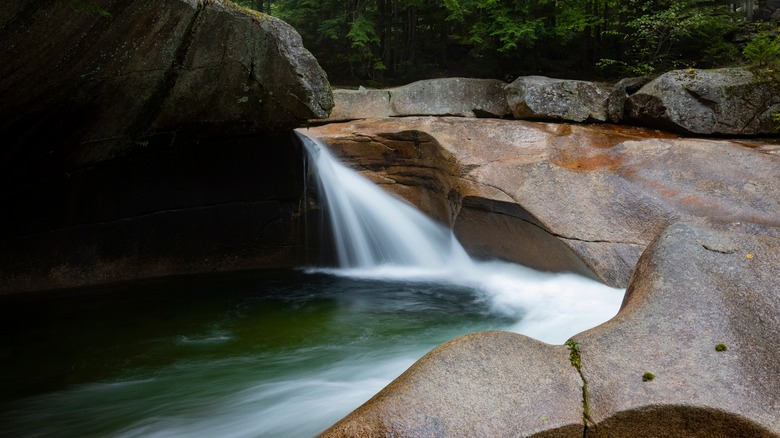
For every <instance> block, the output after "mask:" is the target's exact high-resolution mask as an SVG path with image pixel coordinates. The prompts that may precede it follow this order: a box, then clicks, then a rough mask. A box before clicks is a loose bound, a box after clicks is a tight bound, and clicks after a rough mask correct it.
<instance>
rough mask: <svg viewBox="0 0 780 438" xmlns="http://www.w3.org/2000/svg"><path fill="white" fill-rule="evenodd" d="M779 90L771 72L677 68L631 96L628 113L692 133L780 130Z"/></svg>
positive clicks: (640, 120)
mask: <svg viewBox="0 0 780 438" xmlns="http://www.w3.org/2000/svg"><path fill="white" fill-rule="evenodd" d="M779 91H780V90H778V88H777V86H776V85H775V84H773V82H772V81H771V80H770V78H769V77H763V76H760V75H757V74H755V73H753V72H752V71H750V70H748V69H744V68H724V69H718V70H696V69H688V70H675V71H671V72H668V73H664V74H663V75H661V76H659V77H658V78H656V79H655V80H653V81H651V82H650V83H648V84H647V85H645V86H644V87H642V88H641V89H640V90H639V91H638V92H636V93H634V94H633V95H631V96H630V97H629V98H628V102H627V108H626V118H627V120H628V121H629V122H632V123H637V124H643V125H649V126H656V127H660V128H665V129H670V130H674V131H678V132H683V133H686V134H704V135H761V134H775V133H777V123H776V122H774V121H773V120H772V115H773V114H775V113H778V112H780V93H779Z"/></svg>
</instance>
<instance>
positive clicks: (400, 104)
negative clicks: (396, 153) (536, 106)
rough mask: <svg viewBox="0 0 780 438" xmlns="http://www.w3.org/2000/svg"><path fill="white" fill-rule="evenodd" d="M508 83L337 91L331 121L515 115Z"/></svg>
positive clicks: (441, 82) (445, 82)
mask: <svg viewBox="0 0 780 438" xmlns="http://www.w3.org/2000/svg"><path fill="white" fill-rule="evenodd" d="M505 86H506V83H505V82H502V81H499V80H495V79H470V78H443V79H429V80H423V81H417V82H413V83H411V84H408V85H404V86H400V87H394V88H387V89H381V90H377V89H366V88H362V87H361V88H360V89H358V90H345V89H340V90H334V91H333V98H334V101H335V106H334V108H333V111H332V112H331V114H330V117H329V118H328V119H327V120H328V121H343V120H354V119H365V118H377V117H403V116H458V117H495V118H503V117H507V116H510V115H511V112H510V110H509V107H508V106H507V102H506V96H505V94H504V87H505Z"/></svg>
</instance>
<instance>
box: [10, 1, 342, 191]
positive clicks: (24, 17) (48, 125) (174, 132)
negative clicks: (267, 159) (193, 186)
mask: <svg viewBox="0 0 780 438" xmlns="http://www.w3.org/2000/svg"><path fill="white" fill-rule="evenodd" d="M14 4H17V5H19V4H21V5H23V6H18V8H17V9H16V10H14V9H13V8H12V9H11V10H10V11H5V8H4V12H0V14H3V16H2V17H0V20H2V21H6V22H7V23H6V25H5V26H4V27H3V29H2V33H0V43H1V44H0V59H2V60H3V62H2V63H0V77H3V81H2V83H0V94H2V95H3V99H2V100H0V120H2V122H0V135H2V137H3V147H2V156H3V162H2V163H0V165H1V166H2V171H3V172H2V173H3V174H4V176H6V177H7V176H8V173H9V171H11V172H14V171H15V170H16V169H15V168H17V167H19V165H20V164H26V162H27V161H34V162H35V164H34V165H35V166H36V167H40V166H41V165H42V164H41V161H43V165H47V164H49V163H50V162H52V161H55V160H57V161H60V162H65V163H66V164H67V165H70V166H75V165H79V166H81V165H88V164H92V163H95V162H99V161H102V160H105V159H110V158H112V157H116V156H119V155H123V154H127V153H129V152H131V151H135V150H138V149H142V148H144V147H148V146H154V145H156V144H165V145H167V144H171V143H179V144H180V143H186V142H189V141H193V140H198V139H200V138H204V137H214V136H225V135H237V134H257V133H261V132H263V133H266V132H280V131H284V130H289V129H292V128H295V127H297V126H300V125H301V124H303V123H304V122H305V121H306V120H307V119H311V118H317V117H324V116H326V115H327V113H328V110H329V109H330V107H332V105H333V103H332V97H331V94H330V90H329V84H328V82H327V77H326V75H325V73H324V72H323V71H322V69H321V68H320V67H319V65H318V64H317V61H316V60H315V59H314V57H313V56H312V55H311V54H310V53H309V52H308V51H306V49H304V48H303V46H302V43H301V39H300V36H299V35H298V34H297V33H296V32H295V30H293V29H292V28H291V27H290V26H289V25H287V24H286V23H284V22H282V21H280V20H278V19H276V18H273V17H270V16H267V15H264V14H259V13H256V12H252V11H249V10H244V9H241V8H238V7H237V6H235V5H233V4H232V3H230V2H223V1H208V2H205V1H200V0H163V1H145V0H134V1H125V2H120V1H112V2H106V4H105V5H103V3H101V6H103V7H104V8H105V14H108V15H102V14H98V13H93V12H91V9H90V8H87V7H84V8H81V9H80V8H79V7H76V6H74V7H71V6H72V5H70V3H69V2H55V3H53V4H47V5H45V6H44V5H42V4H41V3H40V2H35V1H20V2H14ZM74 4H75V2H74ZM39 155H40V156H43V158H41V157H39ZM20 162H21V163H20ZM14 173H15V172H14Z"/></svg>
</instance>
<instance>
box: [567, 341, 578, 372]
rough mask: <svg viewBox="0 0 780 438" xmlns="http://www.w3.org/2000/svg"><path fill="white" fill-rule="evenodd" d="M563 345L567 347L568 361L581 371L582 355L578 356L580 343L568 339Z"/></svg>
mask: <svg viewBox="0 0 780 438" xmlns="http://www.w3.org/2000/svg"><path fill="white" fill-rule="evenodd" d="M564 345H566V347H568V348H569V361H570V362H571V364H572V366H574V368H577V371H581V370H582V357H581V356H580V344H578V343H577V342H576V341H575V340H574V339H569V340H568V341H566V342H565V343H564Z"/></svg>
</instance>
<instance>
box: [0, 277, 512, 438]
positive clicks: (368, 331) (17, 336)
mask: <svg viewBox="0 0 780 438" xmlns="http://www.w3.org/2000/svg"><path fill="white" fill-rule="evenodd" d="M494 304H495V303H494V302H492V301H491V300H490V299H486V297H485V294H484V293H483V292H481V291H479V290H477V289H476V288H474V287H468V286H457V285H453V284H441V283H436V282H426V281H424V280H415V281H403V280H397V279H395V280H393V279H388V280H376V279H360V278H348V277H343V276H337V275H329V274H325V273H304V272H300V271H273V272H263V273H242V274H229V275H224V274H223V275H211V276H195V277H182V278H170V279H162V280H154V281H144V282H137V283H127V284H122V285H118V286H117V285H115V286H109V287H102V288H94V287H93V288H88V289H80V290H70V291H65V292H58V293H49V294H36V295H24V296H10V297H0V309H1V310H0V317H2V332H1V333H0V336H1V337H2V339H1V340H2V342H1V343H0V346H1V347H0V359H1V360H2V376H0V436H8V437H23V436H51V437H64V436H74V437H75V436H78V437H88V436H122V437H133V436H145V437H147V436H220V437H228V436H231V437H244V436H246V437H254V436H263V437H307V436H313V435H315V434H316V433H318V432H320V431H322V430H323V429H325V428H327V427H328V426H329V425H330V424H332V423H333V422H335V421H337V420H338V419H340V418H341V417H343V416H344V415H346V414H347V413H349V412H350V411H351V410H352V409H354V408H356V407H357V406H359V405H360V404H361V403H363V402H364V401H366V400H367V399H368V398H370V397H371V396H372V395H373V394H374V393H376V392H377V391H379V390H380V389H381V388H382V387H384V386H385V385H386V384H388V383H389V382H390V381H391V380H392V379H393V378H395V377H397V376H398V375H399V374H400V373H402V372H403V371H404V370H405V369H406V368H408V367H409V366H410V365H411V364H412V363H413V362H414V361H415V360H416V359H418V358H419V357H421V356H422V355H423V354H425V353H426V352H428V351H429V350H430V349H432V348H433V347H435V346H436V345H438V344H440V343H442V342H444V341H446V340H449V339H452V338H454V337H456V336H459V335H462V334H466V333H470V332H475V331H480V330H487V329H503V328H509V327H511V326H513V325H515V324H517V323H518V321H519V320H520V319H522V313H523V312H522V311H520V312H514V313H513V312H509V313H507V312H503V311H497V310H496V308H495V306H494Z"/></svg>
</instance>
